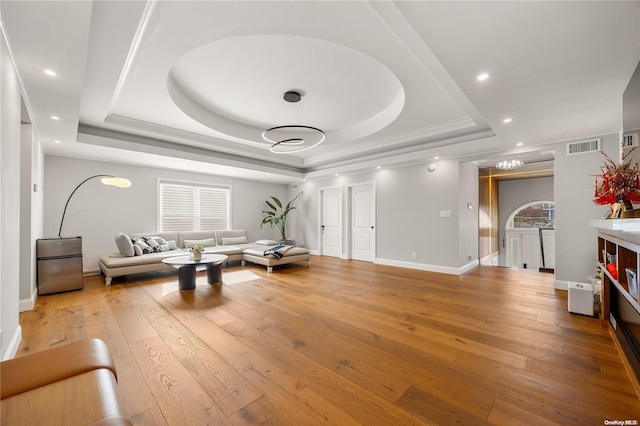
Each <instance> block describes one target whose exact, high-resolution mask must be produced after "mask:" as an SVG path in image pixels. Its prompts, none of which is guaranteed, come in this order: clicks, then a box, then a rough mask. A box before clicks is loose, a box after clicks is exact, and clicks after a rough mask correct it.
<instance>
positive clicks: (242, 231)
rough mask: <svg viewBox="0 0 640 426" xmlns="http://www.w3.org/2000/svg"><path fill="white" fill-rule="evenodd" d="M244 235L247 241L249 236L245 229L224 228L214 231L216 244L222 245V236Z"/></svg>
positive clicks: (235, 236)
mask: <svg viewBox="0 0 640 426" xmlns="http://www.w3.org/2000/svg"><path fill="white" fill-rule="evenodd" d="M237 237H245V238H247V241H249V236H248V234H247V230H246V229H225V230H222V231H216V242H217V243H218V245H222V239H223V238H237Z"/></svg>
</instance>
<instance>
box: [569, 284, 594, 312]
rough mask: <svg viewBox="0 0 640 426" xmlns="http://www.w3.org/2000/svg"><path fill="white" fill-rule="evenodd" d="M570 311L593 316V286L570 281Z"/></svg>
mask: <svg viewBox="0 0 640 426" xmlns="http://www.w3.org/2000/svg"><path fill="white" fill-rule="evenodd" d="M569 312H573V313H574V314H582V315H588V316H590V317H592V316H593V286H592V285H591V284H586V283H574V282H569Z"/></svg>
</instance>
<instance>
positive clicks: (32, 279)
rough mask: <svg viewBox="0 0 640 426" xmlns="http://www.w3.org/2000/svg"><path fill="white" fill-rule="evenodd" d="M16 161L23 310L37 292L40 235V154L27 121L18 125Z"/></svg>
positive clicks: (38, 145)
mask: <svg viewBox="0 0 640 426" xmlns="http://www.w3.org/2000/svg"><path fill="white" fill-rule="evenodd" d="M20 160H21V161H20V218H21V221H20V311H27V310H31V309H33V305H34V303H35V299H36V297H37V293H38V291H37V288H36V281H37V280H36V278H37V276H36V244H35V242H36V239H38V238H40V237H41V236H42V190H41V188H42V172H43V170H42V168H43V154H42V151H41V149H40V144H39V143H38V142H37V141H35V138H34V132H33V126H32V125H31V124H22V126H21V154H20Z"/></svg>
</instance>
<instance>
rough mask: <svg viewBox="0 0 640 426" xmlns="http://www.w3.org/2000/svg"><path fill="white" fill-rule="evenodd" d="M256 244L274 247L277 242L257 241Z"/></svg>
mask: <svg viewBox="0 0 640 426" xmlns="http://www.w3.org/2000/svg"><path fill="white" fill-rule="evenodd" d="M256 244H260V245H261V246H275V245H277V244H278V242H277V241H276V240H258V241H256Z"/></svg>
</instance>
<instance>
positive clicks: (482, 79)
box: [477, 72, 489, 81]
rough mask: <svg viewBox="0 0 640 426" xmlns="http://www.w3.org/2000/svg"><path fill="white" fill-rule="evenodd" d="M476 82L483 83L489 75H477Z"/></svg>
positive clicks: (484, 73)
mask: <svg viewBox="0 0 640 426" xmlns="http://www.w3.org/2000/svg"><path fill="white" fill-rule="evenodd" d="M477 78H478V81H485V80H486V79H488V78H489V73H486V72H483V73H482V74H478V77H477Z"/></svg>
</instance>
